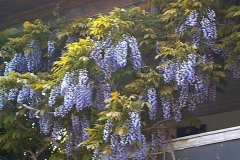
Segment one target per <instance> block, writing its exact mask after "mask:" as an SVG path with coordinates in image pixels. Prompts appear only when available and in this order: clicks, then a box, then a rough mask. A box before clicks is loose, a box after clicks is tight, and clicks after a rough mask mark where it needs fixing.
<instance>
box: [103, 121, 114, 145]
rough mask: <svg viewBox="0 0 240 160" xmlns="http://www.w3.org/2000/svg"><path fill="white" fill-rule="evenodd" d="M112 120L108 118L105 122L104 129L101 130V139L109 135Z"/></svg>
mask: <svg viewBox="0 0 240 160" xmlns="http://www.w3.org/2000/svg"><path fill="white" fill-rule="evenodd" d="M112 126H113V124H112V120H111V119H108V120H107V122H106V123H105V126H104V130H103V140H104V141H107V140H108V139H109V137H110V134H111V130H112Z"/></svg>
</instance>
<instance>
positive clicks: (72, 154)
mask: <svg viewBox="0 0 240 160" xmlns="http://www.w3.org/2000/svg"><path fill="white" fill-rule="evenodd" d="M71 156H72V157H73V159H74V160H77V159H78V158H77V156H76V154H75V153H73V152H71Z"/></svg>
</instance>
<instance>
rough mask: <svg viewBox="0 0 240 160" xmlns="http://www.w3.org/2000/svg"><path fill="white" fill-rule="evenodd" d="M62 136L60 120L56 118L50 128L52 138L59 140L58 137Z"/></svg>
mask: <svg viewBox="0 0 240 160" xmlns="http://www.w3.org/2000/svg"><path fill="white" fill-rule="evenodd" d="M61 136H62V122H61V121H60V120H57V121H55V122H54V123H53V128H52V139H54V140H59V137H61Z"/></svg>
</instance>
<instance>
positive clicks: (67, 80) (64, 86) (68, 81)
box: [60, 72, 74, 95]
mask: <svg viewBox="0 0 240 160" xmlns="http://www.w3.org/2000/svg"><path fill="white" fill-rule="evenodd" d="M73 75H74V73H69V72H66V74H65V76H64V78H63V80H62V83H61V86H60V90H61V92H60V93H61V95H64V94H65V93H66V92H67V90H68V88H69V87H70V86H71V85H72V84H73Z"/></svg>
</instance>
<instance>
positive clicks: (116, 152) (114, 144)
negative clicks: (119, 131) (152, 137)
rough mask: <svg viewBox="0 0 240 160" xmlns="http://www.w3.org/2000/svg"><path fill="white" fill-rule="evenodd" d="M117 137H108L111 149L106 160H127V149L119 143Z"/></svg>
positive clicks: (118, 137)
mask: <svg viewBox="0 0 240 160" xmlns="http://www.w3.org/2000/svg"><path fill="white" fill-rule="evenodd" d="M120 140H121V138H120V136H119V135H111V136H110V147H111V149H112V153H111V154H108V160H116V159H127V150H126V149H127V147H126V146H125V145H122V143H120Z"/></svg>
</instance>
